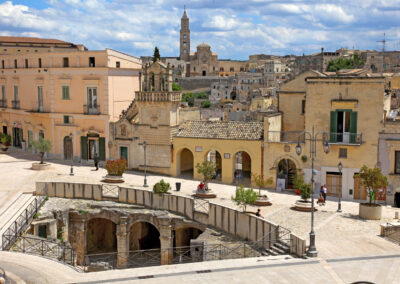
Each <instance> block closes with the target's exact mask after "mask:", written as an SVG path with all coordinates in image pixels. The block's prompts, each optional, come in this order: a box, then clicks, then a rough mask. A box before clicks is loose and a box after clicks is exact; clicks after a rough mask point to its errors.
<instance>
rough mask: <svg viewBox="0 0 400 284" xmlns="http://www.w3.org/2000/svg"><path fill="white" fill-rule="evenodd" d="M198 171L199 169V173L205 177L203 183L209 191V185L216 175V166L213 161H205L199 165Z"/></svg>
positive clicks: (197, 166)
mask: <svg viewBox="0 0 400 284" xmlns="http://www.w3.org/2000/svg"><path fill="white" fill-rule="evenodd" d="M196 169H197V172H198V173H199V174H201V175H202V176H203V181H204V183H205V185H206V189H208V184H207V183H208V181H210V180H211V179H212V178H213V177H214V175H215V170H216V164H215V163H214V162H212V161H207V160H205V161H203V162H202V163H201V164H199V163H197V165H196Z"/></svg>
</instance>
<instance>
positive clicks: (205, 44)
mask: <svg viewBox="0 0 400 284" xmlns="http://www.w3.org/2000/svg"><path fill="white" fill-rule="evenodd" d="M197 47H210V46H209V45H208V44H207V43H204V42H203V43H200V44H199V45H198V46H197Z"/></svg>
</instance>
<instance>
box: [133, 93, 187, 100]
mask: <svg viewBox="0 0 400 284" xmlns="http://www.w3.org/2000/svg"><path fill="white" fill-rule="evenodd" d="M135 99H136V101H139V102H180V101H181V99H182V93H181V92H167V91H165V92H162V91H156V92H136V93H135Z"/></svg>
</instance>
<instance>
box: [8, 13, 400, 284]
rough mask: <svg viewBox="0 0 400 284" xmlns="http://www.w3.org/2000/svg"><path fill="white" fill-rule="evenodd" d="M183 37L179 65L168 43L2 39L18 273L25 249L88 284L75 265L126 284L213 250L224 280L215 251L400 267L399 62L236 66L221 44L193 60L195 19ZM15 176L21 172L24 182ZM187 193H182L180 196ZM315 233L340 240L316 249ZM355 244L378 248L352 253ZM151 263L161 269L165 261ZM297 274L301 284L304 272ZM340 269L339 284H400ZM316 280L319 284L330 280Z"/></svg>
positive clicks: (261, 58)
mask: <svg viewBox="0 0 400 284" xmlns="http://www.w3.org/2000/svg"><path fill="white" fill-rule="evenodd" d="M178 32H179V38H176V41H177V42H179V54H177V56H176V57H164V56H162V55H163V50H162V49H159V48H158V47H156V46H154V47H153V48H154V53H153V54H147V55H142V54H135V55H130V54H127V53H124V52H120V51H117V50H114V49H111V48H107V47H105V48H104V49H101V50H90V49H88V48H87V47H86V46H85V45H84V44H85V43H77V42H74V43H72V42H67V41H64V40H63V39H62V38H59V39H48V38H39V37H26V36H8V35H6V36H0V61H1V73H0V86H1V98H0V124H1V128H0V132H1V133H0V142H1V145H0V147H1V150H2V153H1V154H0V163H1V164H2V167H3V174H1V175H0V176H1V177H2V179H3V178H4V182H3V187H4V190H5V191H4V192H8V191H6V188H8V187H9V186H10V188H11V187H17V186H16V185H17V184H18V194H17V193H11V194H10V195H7V194H8V193H4V194H3V193H2V195H1V196H2V197H3V198H4V203H3V204H1V207H0V209H1V211H0V216H2V219H3V221H2V222H0V234H1V235H2V236H1V241H0V243H1V249H2V252H0V253H3V251H4V253H5V254H4V255H1V254H0V259H3V260H4V259H5V258H4V257H9V259H10V261H11V260H12V259H15V260H18V258H17V255H15V254H13V253H12V251H14V252H18V253H20V254H22V253H27V254H26V256H24V257H27V258H26V261H27V263H30V262H32V263H34V262H35V258H34V257H41V256H45V257H47V258H48V259H52V258H56V259H57V265H59V266H60V267H59V268H57V267H56V266H54V268H55V270H57V269H59V273H60V275H61V273H64V274H63V275H62V276H59V277H61V278H62V277H65V278H62V279H63V282H60V283H72V282H70V281H75V280H74V279H78V278H76V277H77V276H67V275H69V274H68V273H69V272H68V271H66V270H65V272H64V270H63V269H64V268H62V265H63V264H68V265H69V266H75V267H76V269H82V271H85V272H91V271H94V272H92V274H91V273H85V274H84V275H93V276H85V277H84V279H85V281H86V280H87V281H88V282H85V283H89V281H94V282H90V283H96V281H100V280H104V279H107V280H104V281H106V282H107V281H110V282H111V281H112V278H110V277H111V274H109V275H106V274H96V273H100V272H96V271H103V270H113V269H125V268H126V269H127V270H126V271H129V269H128V268H130V269H132V271H133V270H134V269H139V268H137V267H141V265H140V262H142V263H146V264H145V265H143V266H153V265H166V264H179V263H185V258H190V261H189V260H187V262H188V263H191V262H197V261H200V260H193V259H195V257H196V256H198V253H199V252H198V247H197V246H201V251H202V255H201V257H200V258H202V260H201V261H204V263H205V264H204V265H205V266H204V267H205V268H204V269H206V270H208V269H212V268H207V267H209V266H207V265H208V264H206V263H207V260H214V261H217V258H214V257H215V255H211V254H210V251H211V248H209V247H207V245H210V244H213V245H215V246H216V245H219V246H227V247H228V244H229V245H230V246H234V245H238V246H240V247H241V251H243V252H244V255H246V253H247V256H244V255H242V254H241V255H240V256H237V257H232V256H229V255H226V257H222V258H221V257H220V258H219V259H218V261H221V263H223V261H227V259H233V258H238V259H243V261H245V258H246V257H250V256H252V257H265V258H266V261H268V260H270V259H273V260H276V262H282V263H285V261H284V258H283V257H282V256H286V255H290V256H291V258H293V259H294V260H293V261H294V262H293V263H297V262H296V261H298V260H299V259H302V261H303V260H304V261H306V260H307V259H313V258H314V257H317V256H318V257H319V258H318V259H319V260H320V259H326V260H332V259H335V257H337V258H340V257H349V258H351V257H354V258H356V257H360V259H359V260H360V261H363V260H361V258H363V257H366V258H367V257H372V255H373V256H374V257H376V258H379V257H382V258H383V257H387V258H390V260H391V261H394V263H397V264H399V259H398V254H399V249H398V244H399V243H400V223H399V222H400V221H399V212H400V209H399V208H400V51H398V50H397V51H396V50H393V51H388V50H385V48H383V49H382V50H359V49H354V48H353V49H348V48H340V49H338V50H327V49H325V48H324V47H321V48H320V49H318V50H315V53H312V54H302V55H293V54H288V55H273V54H249V55H248V60H235V59H220V58H219V56H218V54H217V53H216V52H215V50H213V47H212V46H210V45H209V44H207V43H204V42H203V43H201V44H199V45H197V46H196V47H193V46H191V38H193V37H194V35H193V34H192V35H191V25H190V13H189V10H186V8H185V9H184V10H183V11H182V17H181V19H180V30H179V31H176V33H178ZM384 44H385V43H384V42H383V47H384ZM34 159H40V161H41V162H40V163H38V162H34V161H32V160H34ZM19 162H21V163H24V167H20V166H18V163H19ZM121 163H122V164H121ZM28 164H29V165H30V164H32V169H29V170H26V167H27V166H29V165H28ZM21 165H22V164H21ZM121 165H122V166H121ZM9 166H10V169H11V167H15V171H18V172H19V173H20V176H19V174H17V175H15V176H14V177H13V178H12V179H11V176H10V175H11V173H8V174H6V173H7V171H6V170H7V167H9ZM118 167H120V168H121V169H122V170H121V169H117V168H118ZM24 170H26V171H27V172H23V171H24ZM114 170H115V171H116V173H115V172H113V171H114ZM3 175H4V176H3ZM19 178H21V180H18V179H19ZM10 179H11V180H10ZM143 179H144V180H143ZM372 179H374V180H373V181H370V180H372ZM14 180H15V181H14ZM6 181H7V182H6ZM165 181H166V182H167V183H165ZM369 182H370V183H369ZM119 183H120V184H119ZM166 184H168V186H167V185H166ZM164 186H166V187H167V189H166V190H165V192H164V191H163V190H164V189H163V187H164ZM172 189H174V194H176V195H174V194H166V193H167V191H168V190H171V191H172ZM16 190H17V189H16ZM241 190H242V191H243V196H244V195H245V194H248V195H252V194H254V196H255V197H254V200H253V201H251V200H250V201H249V200H248V199H246V197H240V196H239V195H240V194H239V193H240V191H241ZM10 192H11V191H10ZM26 192H30V195H29V196H27V195H26V196H25V195H24V194H25V193H26ZM32 192H33V193H32ZM246 192H247V193H246ZM261 192H263V194H262V193H261ZM150 194H151V195H150ZM23 198H25V199H23ZM299 199H300V201H299ZM301 200H302V201H301ZM38 202H39V203H38ZM289 203H290V204H289ZM372 203H373V204H372ZM33 204H35V206H34V205H33ZM38 204H39V205H38ZM199 204H203V205H201V206H206V207H203V209H204V208H206V209H204V210H205V211H202V210H203V209H199V208H200V207H201V206H200V205H199ZM271 204H272V205H271ZM325 204H326V206H325ZM364 204H369V205H371V206H370V207H371V208H372V209H371V208H366V209H364V207H362V206H363V205H364ZM235 205H238V206H244V209H243V212H242V211H240V210H236V209H233V207H234V206H235ZM372 205H373V206H372ZM199 206H200V207H199ZM246 206H249V207H247V209H249V208H250V210H246ZM264 206H265V207H264ZM13 208H15V209H13ZM282 208H285V209H284V210H286V211H285V212H286V213H282V214H280V213H279V212H281V211H282V210H283V209H282ZM289 208H290V209H289ZM30 210H34V211H30ZM256 210H258V211H256ZM269 210H270V211H269ZM271 210H272V211H271ZM248 211H254V212H253V213H254V214H253V213H251V214H250V213H249V212H248ZM297 211H298V212H297ZM21 212H22V213H21ZM199 212H200V213H199ZM307 212H308V213H307ZM31 213H32V214H31ZM29 214H31V215H29ZM28 215H29V217H28ZM314 215H315V216H314ZM18 216H23V217H25V219H24V220H25V221H23V222H22V223H21V222H20V221H18V220H19V219H18V218H22V217H18ZM310 216H312V217H311V232H309V227H310ZM343 216H345V217H343ZM8 217H9V218H8ZM13 218H14V219H13ZM296 218H298V219H296ZM314 218H315V219H314ZM334 218H336V219H335V220H336V221H335V222H336V223H332V224H328V223H329V222H330V220H333V219H334ZM338 218H341V219H340V221H337V219H338ZM21 220H22V219H21ZM299 220H301V222H300V221H299ZM378 220H379V221H378ZM18 222H20V223H18ZM24 222H26V224H27V225H21V224H23V223H24ZM314 222H315V223H316V224H315V227H314ZM332 222H333V221H332ZM24 224H25V223H24ZM325 224H328V225H326V226H325ZM324 226H325V227H324ZM349 228H351V230H349ZM357 228H358V229H357ZM314 229H315V230H316V231H317V232H318V233H319V235H322V236H325V237H326V238H328V239H321V238H320V239H318V238H317V239H316V237H315V231H314ZM282 230H287V232H286V233H285V232H283V231H282ZM357 230H359V231H363V234H365V236H366V237H365V238H361V237H360V239H356V238H354V239H352V234H353V233H354V231H357ZM282 234H283V235H285V234H286V236H287V238H288V239H287V240H286V239H285V238H284V237H282V236H281V235H282ZM330 234H332V236H334V237H335V238H336V237H337V239H336V240H329V235H330ZM155 235H156V236H155ZM272 235H273V236H274V237H271V236H272ZM378 235H379V236H378ZM217 236H218V237H217ZM266 236H267V237H266ZM388 236H390V237H388ZM281 237H282V238H281ZM30 238H31V239H30ZM266 239H267V240H268V241H267V244H265V240H266ZM389 239H390V240H389ZM49 240H53V241H52V242H51V241H49ZM359 240H361V241H359ZM250 241H251V242H253V243H252V244H250V243H249V242H250ZM260 241H262V250H263V252H262V253H260V252H259V247H260V246H259V242H260ZM25 242H26V243H25ZM29 242H30V243H29ZM46 242H48V243H46ZM318 242H320V243H318ZM346 242H347V243H346ZM362 242H364V244H361V243H362ZM32 243H34V245H33V246H34V247H35V249H32V248H30V249H31V250H32V251H31V252H29V249H28V248H27V247H28V246H30V245H32ZM255 243H257V245H258V247H257V248H256V246H253V245H254V244H255ZM333 243H340V244H338V248H339V249H338V251H341V253H339V252H336V249H335V247H334V244H333ZM22 244H23V249H21V248H20V247H22ZM43 244H45V246H47V247H48V248H52V249H49V250H51V251H52V252H51V253H52V254H54V248H55V247H57V249H58V248H59V247H62V251H63V252H62V256H61V255H58V256H57V257H54V255H52V254H51V255H50V254H49V255H46V254H45V253H44V252H43ZM206 244H207V245H206ZM40 245H41V246H42V248H41V250H42V251H41V252H40V253H37V251H36V250H37V249H38V247H39V246H40ZM67 245H68V249H66V246H67ZM184 247H188V249H186V251H185V252H184V253H183V251H184V249H183V248H184ZM317 247H318V250H317ZM170 248H173V252H171V249H170ZM179 248H180V249H179ZM194 248H196V252H195V251H194ZM153 249H154V250H155V249H158V250H159V251H158V252H156V254H157V261H158V262H157V261H156V263H151V264H149V263H150V262H148V261H150V260H151V259H153V258H154V254H151V255H150V256H149V255H146V253H148V252H146V250H153ZM203 250H204V251H203ZM319 250H321V253H320V254H319ZM139 251H140V257H142V258H139V254H138V252H139ZM206 251H208V254H206ZM225 251H226V250H225ZM225 251H224V252H222V250H220V251H218V253H219V254H221V253H222V254H223V253H225ZM390 252H391V253H392V254H397V257H394V256H393V260H392V259H391V257H392V256H390V257H389V256H388V255H389V254H390ZM46 253H47V252H46ZM105 253H114V254H115V255H113V256H112V258H113V262H111V260H109V259H108V260H106V257H105V256H104V255H103V254H105ZM196 253H197V254H196ZM100 254H102V255H101V256H100ZM32 255H34V256H32ZM35 255H36V256H35ZM37 255H39V256H37ZM66 255H68V257H69V258H68V260H66ZM390 255H391V254H390ZM107 257H109V258H110V256H107ZM135 257H137V258H135ZM207 257H208V259H207ZM271 257H272V258H271ZM21 259H22V257H21ZM138 259H140V261H139V260H138ZM221 259H224V260H221ZM326 260H323V261H326ZM43 261H47V260H43ZM249 261H250V260H249ZM299 261H300V260H299ZM332 261H333V260H332ZM133 262H134V263H135V264H132V263H133ZM328 262H329V261H328ZM60 263H63V264H60ZM111 263H113V264H111ZM243 263H244V262H243ZM321 263H322V262H321ZM147 264H148V265H147ZM253 264H254V263H253ZM3 265H4V267H3V268H4V275H3V276H2V271H3V268H2V266H3ZM32 265H33V264H32ZM45 265H47V264H44V263H43V266H45ZM54 265H56V264H54ZM182 265H183V264H182ZM226 265H231V264H226ZM238 265H239V264H238ZM247 265H250V264H247V263H244V264H243V266H247ZM301 265H303V264H301ZM362 265H364V264H363V263H362V262H361V263H360V264H359V266H362ZM370 265H373V264H370ZM379 265H382V267H386V266H385V265H386V264H385V263H380V264H379ZM304 266H306V264H304ZM322 266H323V264H321V269H323V268H322ZM343 266H345V264H343ZM7 267H9V268H8V269H7ZM160 267H161V266H160ZM223 267H224V266H221V269H223ZM299 267H300V266H299ZM398 267H400V266H398ZM398 267H397V268H393V269H397V270H396V272H397V275H398V272H400V271H399V268H398ZM65 269H66V268H65ZM193 269H194V268H193ZM249 269H250V268H249ZM271 269H272V268H271ZM306 269H310V271H312V269H311V267H309V268H306ZM318 269H320V268H318ZM388 269H389V268H388ZM7 270H9V271H10V275H11V277H10V278H9V279H13V278H12V277H13V275H14V274H15V273H16V272H15V271H17V270H16V269H15V267H13V265H10V264H7V262H6V261H5V263H4V264H3V263H2V261H1V260H0V283H14V282H7V278H6V275H7ZM39 270H40V269H39ZM39 270H38V271H39ZM197 270H203V268H201V269H197ZM121 271H122V270H121ZM124 271H125V270H124ZM137 271H139V270H137ZM163 271H165V270H163ZM177 271H178V270H177ZM271 271H272V270H271ZM324 271H325V270H324ZM325 272H326V271H325ZM325 272H324V273H325ZM32 273H33V272H32ZM35 273H36V272H35ZM103 273H105V272H103ZM127 273H131V272H127ZM134 273H136V272H132V274H129V275H130V277H136V276H132V275H136V274H134ZM146 273H150V274H151V272H146ZM165 273H167V272H165ZM177 273H178V272H177ZM179 273H180V272H179ZM199 273H200V272H199ZM271 273H272V272H271ZM288 273H289V274H288V275H290V276H288V278H287V279H292V280H293V279H294V278H290V277H294V276H293V275H295V274H296V273H298V271H296V270H293V271H292V272H288ZM290 273H292V274H290ZM326 273H327V272H326ZM329 273H330V274H329V275H330V276H329V277H332V279H334V280H333V281H332V283H351V282H350V280H351V281H352V282H354V281H356V280H365V281H367V280H371V282H362V283H397V281H399V279H400V278H399V276H394V277H393V278H390V279H389V278H387V279H389V280H387V281H386V282H385V281H380V280H379V279H378V276H376V275H372V274H371V275H370V277H374V278H369V279H368V278H365V279H364V278H363V279H359V278H357V277H359V276H360V275H362V272H358V274H357V275H355V276H354V277H353V276H351V277H350V276H343V277H342V276H338V272H333V273H332V272H329ZM28 274H29V273H28ZM28 274H27V275H28ZM150 274H146V275H150ZM388 274H389V272H388ZM70 275H73V273H72V272H71V274H70ZM138 275H139V274H138ZM140 275H142V274H140ZM14 276H15V275H14ZM25 276H26V275H25ZM1 277H3V278H1ZM20 277H22V276H20ZM41 277H42V276H41ZM43 277H44V276H43ZM54 277H55V276H54ZM57 277H58V276H57ZM68 277H70V278H68ZM74 277H75V278H74ZM90 277H92V278H90ZM102 277H104V278H102ZM113 277H114V276H113ZM115 277H116V276H115ZM138 277H139V276H138ZM160 277H161V276H160ZM174 277H177V276H174ZM221 277H222V278H220V280H221V282H220V283H225V282H223V281H224V280H226V279H228V278H223V276H221ZM235 277H239V278H235V279H241V278H240V276H235ZM265 277H266V278H265V279H267V278H268V277H272V276H265ZM284 277H285V276H284ZM302 277H304V276H302ZM312 277H314V276H312ZM321 277H322V276H321ZM346 277H348V278H346ZM28 278H29V277H28ZM28 278H27V279H28ZM61 278H60V279H61ZM2 279H4V281H3V280H2ZM15 279H16V278H15ZM132 279H133V278H132ZM135 279H136V278H135ZM138 279H140V278H138ZM171 279H175V278H171ZM177 279H179V278H176V279H175V280H176V281H180V280H182V281H183V278H182V279H180V280H177ZM260 279H261V278H260ZM271 279H272V278H271ZM304 279H307V278H301V281H300V282H299V283H306V282H304ZM316 279H318V280H316V281H315V282H314V281H313V278H309V279H308V280H309V282H308V283H321V281H323V280H324V279H326V278H323V277H322V278H318V277H317V278H316ZM338 279H339V280H340V281H339V280H338ZM47 280H48V279H47ZM53 280H54V279H53ZM392 280H393V281H392ZM1 281H3V282H1ZM118 281H119V280H118ZM121 281H122V280H121ZM238 281H240V280H238ZM106 282H104V283H106ZM226 282H229V281H226ZM245 282H246V281H241V283H245ZM278 282H279V281H272V283H278ZM328 282H329V281H328ZM15 283H18V282H15ZM21 283H31V282H29V281H27V282H21ZM32 283H33V282H32ZM35 283H45V282H35ZM46 283H55V282H51V281H50V282H46ZM73 283H79V282H73ZM118 283H120V282H118ZM121 283H122V282H121ZM168 283H169V282H168ZM195 283H200V282H195ZM246 283H247V282H246ZM263 283H266V282H263ZM286 283H294V282H291V280H288V281H287V282H286ZM329 283H330V282H329ZM354 283H356V282H354ZM358 283H361V282H358Z"/></svg>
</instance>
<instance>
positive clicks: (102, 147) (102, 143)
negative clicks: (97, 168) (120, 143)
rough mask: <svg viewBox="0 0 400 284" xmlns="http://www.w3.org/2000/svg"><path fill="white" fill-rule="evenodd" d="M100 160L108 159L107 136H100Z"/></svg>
mask: <svg viewBox="0 0 400 284" xmlns="http://www.w3.org/2000/svg"><path fill="white" fill-rule="evenodd" d="M99 152H100V153H99V160H100V161H105V160H106V138H104V137H100V138H99Z"/></svg>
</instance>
